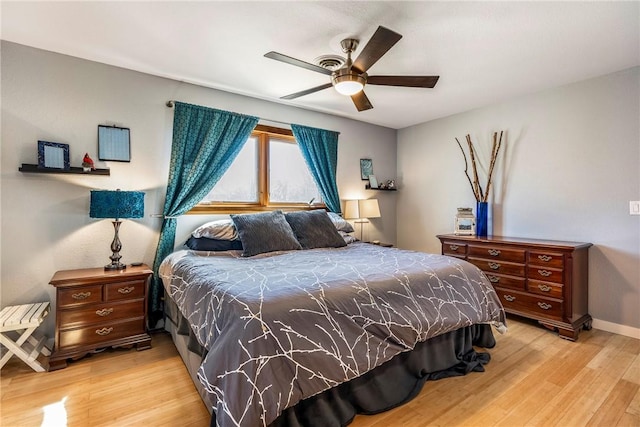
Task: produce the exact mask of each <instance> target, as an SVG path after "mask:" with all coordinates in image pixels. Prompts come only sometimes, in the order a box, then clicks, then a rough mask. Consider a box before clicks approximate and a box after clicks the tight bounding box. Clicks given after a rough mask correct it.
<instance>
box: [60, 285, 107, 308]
mask: <svg viewBox="0 0 640 427" xmlns="http://www.w3.org/2000/svg"><path fill="white" fill-rule="evenodd" d="M97 302H102V286H101V285H96V286H84V287H81V288H80V287H77V288H69V289H58V307H60V308H62V307H74V306H78V305H83V304H94V303H97Z"/></svg>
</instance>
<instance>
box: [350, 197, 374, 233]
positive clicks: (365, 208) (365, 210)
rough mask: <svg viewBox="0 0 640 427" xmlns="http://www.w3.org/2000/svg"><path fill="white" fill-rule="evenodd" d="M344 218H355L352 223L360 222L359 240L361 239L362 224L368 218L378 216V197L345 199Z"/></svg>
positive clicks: (367, 220)
mask: <svg viewBox="0 0 640 427" xmlns="http://www.w3.org/2000/svg"><path fill="white" fill-rule="evenodd" d="M344 218H345V219H355V221H354V223H356V224H360V240H362V235H363V228H364V224H365V223H367V222H369V219H368V218H380V206H379V205H378V199H364V200H346V201H345V205H344Z"/></svg>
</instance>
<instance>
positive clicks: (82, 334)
mask: <svg viewBox="0 0 640 427" xmlns="http://www.w3.org/2000/svg"><path fill="white" fill-rule="evenodd" d="M144 333H145V326H144V317H140V318H138V319H132V320H128V321H126V322H119V323H118V322H113V323H100V324H98V325H93V326H87V327H84V328H77V329H68V330H63V331H60V346H61V347H74V346H79V345H83V346H87V345H96V344H100V343H102V342H108V341H113V340H115V339H118V338H124V337H128V336H131V335H139V334H144Z"/></svg>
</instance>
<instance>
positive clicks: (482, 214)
mask: <svg viewBox="0 0 640 427" xmlns="http://www.w3.org/2000/svg"><path fill="white" fill-rule="evenodd" d="M488 211H489V203H488V202H478V203H477V204H476V236H478V237H487V233H488V231H489V228H488V213H489V212H488Z"/></svg>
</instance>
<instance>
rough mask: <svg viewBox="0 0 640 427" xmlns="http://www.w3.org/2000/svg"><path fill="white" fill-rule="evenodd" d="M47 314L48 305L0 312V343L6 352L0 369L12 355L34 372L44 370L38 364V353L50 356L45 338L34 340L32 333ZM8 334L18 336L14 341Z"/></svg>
mask: <svg viewBox="0 0 640 427" xmlns="http://www.w3.org/2000/svg"><path fill="white" fill-rule="evenodd" d="M47 314H49V303H48V302H39V303H35V304H24V305H13V306H9V307H5V308H3V309H2V311H1V312H0V343H1V344H2V346H3V347H4V348H5V350H6V351H7V352H6V353H5V354H4V355H3V356H2V359H0V368H2V367H3V366H4V365H5V363H7V362H8V361H9V359H11V356H13V355H14V354H15V355H16V356H18V357H19V358H20V359H22V360H23V361H24V363H26V364H27V365H29V366H30V367H31V368H32V369H33V370H34V371H36V372H44V371H45V369H44V368H43V367H42V365H41V364H40V362H38V360H37V357H38V355H40V353H42V354H44V355H45V356H49V355H51V351H50V350H49V349H48V348H47V347H46V346H45V342H46V340H47V338H46V337H45V336H43V337H42V338H40V339H36V338H35V337H34V336H32V334H33V332H34V331H35V330H36V328H37V327H38V326H40V324H41V323H42V321H43V320H44V318H45V317H46V316H47ZM9 334H12V335H14V336H18V338H17V339H16V340H15V341H14V340H13V339H12V338H11V336H10V335H9Z"/></svg>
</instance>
